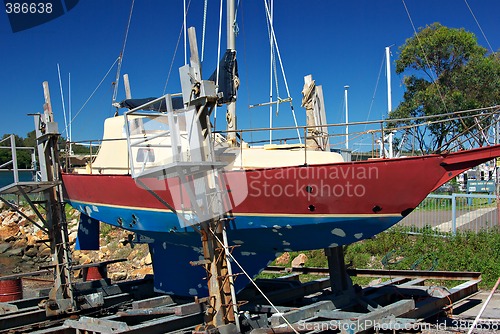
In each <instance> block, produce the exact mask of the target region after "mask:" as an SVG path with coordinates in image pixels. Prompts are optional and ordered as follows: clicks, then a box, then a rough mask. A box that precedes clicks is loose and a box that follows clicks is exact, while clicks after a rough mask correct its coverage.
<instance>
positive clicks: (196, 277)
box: [62, 21, 500, 296]
mask: <svg viewBox="0 0 500 334" xmlns="http://www.w3.org/2000/svg"><path fill="white" fill-rule="evenodd" d="M230 22H233V21H230ZM191 50H192V52H191V64H190V65H185V66H183V67H182V68H181V69H180V79H181V86H182V94H181V97H179V96H171V95H165V96H163V97H161V98H158V99H147V100H133V99H128V100H126V101H124V102H123V103H122V104H121V105H122V106H124V107H127V108H129V111H127V112H125V113H124V114H123V115H119V116H116V117H112V118H108V119H106V120H105V123H104V138H103V140H102V143H101V146H100V149H99V152H98V154H97V156H96V158H95V160H94V161H91V162H89V164H88V165H87V166H85V167H83V168H74V169H71V170H67V171H65V172H64V173H63V174H62V179H63V183H64V189H65V197H66V200H67V201H68V203H69V204H71V205H72V206H73V207H74V208H76V209H78V210H79V211H80V212H81V213H82V219H81V224H80V228H79V238H80V239H82V238H83V237H84V236H85V235H89V234H92V232H94V234H95V231H96V228H97V229H98V223H97V221H102V222H104V223H107V224H110V225H114V226H116V227H120V228H123V229H126V230H129V231H131V232H134V233H137V235H139V236H141V237H139V238H140V239H141V240H142V241H143V242H147V243H148V244H149V248H150V252H151V254H152V260H153V269H154V281H155V289H156V290H157V291H159V292H164V293H170V294H176V295H184V296H205V295H207V293H208V289H207V285H206V276H207V273H206V271H205V270H204V269H203V268H201V267H193V266H192V263H200V262H202V261H203V260H204V257H203V249H202V247H201V241H200V228H199V224H200V223H202V222H204V221H206V220H208V219H213V218H214V217H219V219H220V221H221V222H223V224H224V228H225V230H226V233H227V243H228V244H229V245H230V246H231V248H232V256H234V258H235V259H237V261H238V263H239V264H240V265H241V267H242V268H243V269H244V270H245V272H246V273H248V274H249V275H250V276H251V277H254V276H255V275H257V274H258V273H259V272H260V271H262V270H263V269H264V268H265V267H266V266H267V265H268V263H269V262H270V261H272V260H274V259H275V258H276V257H277V256H279V255H280V254H281V253H283V252H289V251H302V250H311V249H320V248H332V247H339V246H343V245H348V244H351V243H354V242H357V241H359V240H363V239H367V238H371V237H373V236H374V235H376V234H377V233H380V232H382V231H385V230H386V229H388V228H390V227H391V226H393V225H394V224H396V223H397V222H399V221H400V220H401V219H403V218H404V217H405V216H407V215H408V214H409V213H411V212H412V210H414V209H415V208H416V207H417V206H418V205H419V203H420V202H421V201H422V200H424V199H425V198H426V196H427V195H428V194H429V193H430V192H432V191H433V190H435V189H437V188H439V187H440V186H441V185H443V184H444V183H446V182H448V181H449V180H451V179H452V178H454V177H455V176H457V175H458V174H460V173H462V172H464V171H466V170H468V169H470V168H472V167H474V166H477V165H479V164H481V163H484V162H486V161H489V160H492V159H494V158H496V157H500V145H493V146H484V147H479V148H475V149H469V150H463V151H457V152H443V153H439V154H429V155H423V156H410V157H402V158H394V159H387V158H377V159H369V160H367V161H356V162H351V161H344V159H343V158H342V156H341V155H340V154H339V153H335V152H332V151H330V150H329V145H328V141H327V139H328V135H327V133H328V132H327V130H325V129H326V128H327V125H326V124H325V123H322V122H318V119H321V118H322V114H323V113H324V109H323V110H321V105H322V103H321V102H320V101H321V90H320V89H317V90H316V89H315V88H317V87H315V85H314V82H313V81H312V80H310V79H307V78H306V86H305V88H304V92H303V93H304V97H305V100H306V101H305V103H303V104H304V105H306V109H307V113H308V124H307V126H303V127H297V128H296V129H297V130H298V131H303V133H304V136H303V137H302V138H301V140H300V141H299V142H298V143H293V144H291V143H288V144H270V145H264V146H250V145H248V144H247V143H246V142H245V141H244V140H243V139H242V137H243V136H242V135H240V138H239V139H238V136H237V134H238V133H242V134H243V135H244V134H245V133H246V132H245V131H244V130H237V131H228V132H227V133H226V136H222V135H221V134H220V133H214V132H213V129H212V126H211V123H210V117H211V113H212V111H213V110H214V108H215V107H216V106H217V105H221V104H224V103H228V104H234V101H235V98H236V88H237V87H236V86H237V84H236V82H237V71H236V67H235V65H236V64H235V51H234V50H231V49H229V50H228V51H227V52H226V55H225V56H224V57H223V58H224V61H223V62H222V65H221V71H220V73H219V71H217V72H218V73H219V74H218V75H216V76H213V77H211V79H209V80H202V77H201V68H200V65H199V60H198V57H197V54H196V50H197V48H196V43H195V41H194V42H192V43H191ZM226 84H227V85H226ZM224 86H227V87H224ZM216 87H217V89H216ZM221 92H224V93H223V94H220V93H221ZM313 92H315V93H314V94H313ZM318 101H319V102H318ZM497 109H498V108H497ZM497 112H498V110H494V111H493V112H492V113H497ZM294 129H295V128H294ZM264 130H265V131H268V130H269V129H264ZM279 130H280V129H274V131H279ZM382 137H383V136H382ZM214 203H217V205H215V204H214ZM234 270H235V271H236V272H237V271H239V270H242V269H239V270H238V269H237V268H235V269H234ZM247 283H248V281H246V280H245V279H243V278H239V279H237V280H236V282H235V285H236V287H237V289H241V288H242V287H244V286H245V285H246V284H247Z"/></svg>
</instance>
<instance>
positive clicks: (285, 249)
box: [283, 248, 293, 252]
mask: <svg viewBox="0 0 500 334" xmlns="http://www.w3.org/2000/svg"><path fill="white" fill-rule="evenodd" d="M283 250H284V251H285V252H293V249H291V248H284V249H283Z"/></svg>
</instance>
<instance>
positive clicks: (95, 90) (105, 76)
mask: <svg viewBox="0 0 500 334" xmlns="http://www.w3.org/2000/svg"><path fill="white" fill-rule="evenodd" d="M119 59H120V57H118V58H116V60H115V61H114V62H113V64H112V65H111V67H110V68H109V70H108V72H106V74H105V75H104V77H103V78H102V80H101V82H99V84H98V85H97V87H96V88H95V89H94V91H93V92H92V94H90V96H89V98H88V99H87V100H86V101H85V103H84V104H83V106H82V107H81V108H80V109H79V110H78V112H77V113H76V114H75V116H73V118H72V119H71V121H70V122H69V126H71V124H72V123H73V121H74V120H75V118H76V117H77V116H78V115H79V114H80V112H81V111H82V110H83V108H85V106H86V105H87V103H88V102H89V101H90V99H91V98H92V97H93V96H94V94H95V92H97V90H98V89H99V87H101V85H102V83H103V82H104V80H106V78H107V77H108V75H109V73H110V72H111V70H112V69H113V67H115V64H116V63H117V62H118V60H119Z"/></svg>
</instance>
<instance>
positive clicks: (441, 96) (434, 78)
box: [401, 0, 448, 111]
mask: <svg viewBox="0 0 500 334" xmlns="http://www.w3.org/2000/svg"><path fill="white" fill-rule="evenodd" d="M401 1H402V2H403V6H404V7H405V10H406V14H407V15H408V19H409V20H410V23H411V26H412V28H413V32H414V33H415V37H416V38H417V41H418V44H419V46H420V49H421V50H422V53H423V55H424V59H425V62H426V64H427V66H428V67H429V70H430V77H431V79H432V82H433V83H434V84H435V85H436V88H437V91H438V94H439V97H440V98H441V102H443V106H444V110H445V111H448V108H447V107H446V102H445V100H444V97H443V94H442V93H441V89H440V87H439V83H438V82H437V76H436V75H435V73H434V72H433V71H432V68H431V66H430V63H429V60H428V58H427V53H426V52H425V50H424V47H423V45H422V42H421V41H420V37H418V33H417V29H416V28H415V24H413V20H412V18H411V15H410V11H409V10H408V7H406V3H405V0H401Z"/></svg>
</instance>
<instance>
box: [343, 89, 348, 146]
mask: <svg viewBox="0 0 500 334" xmlns="http://www.w3.org/2000/svg"><path fill="white" fill-rule="evenodd" d="M348 89H349V86H348V85H345V86H344V99H345V149H346V150H348V149H349V104H348V103H347V90H348Z"/></svg>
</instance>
